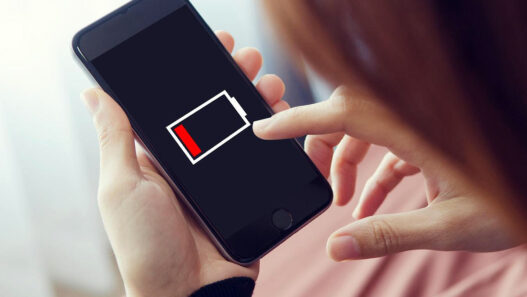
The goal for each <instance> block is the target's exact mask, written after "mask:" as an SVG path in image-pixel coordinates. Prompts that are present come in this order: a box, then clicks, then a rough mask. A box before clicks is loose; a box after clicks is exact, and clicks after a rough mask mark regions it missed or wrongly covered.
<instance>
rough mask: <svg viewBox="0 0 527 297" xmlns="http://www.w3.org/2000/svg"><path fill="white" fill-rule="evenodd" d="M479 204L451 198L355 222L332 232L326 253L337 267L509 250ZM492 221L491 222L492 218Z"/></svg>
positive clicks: (505, 239)
mask: <svg viewBox="0 0 527 297" xmlns="http://www.w3.org/2000/svg"><path fill="white" fill-rule="evenodd" d="M481 217H489V214H488V212H487V211H485V210H483V209H482V208H481V207H479V206H478V202H474V201H472V200H471V199H466V198H465V197H458V198H453V199H450V200H445V201H441V202H438V203H434V204H432V205H429V206H428V207H425V208H421V209H418V210H414V211H410V212H405V213H398V214H387V215H376V216H371V217H368V218H365V219H361V220H358V221H355V222H353V223H351V224H349V225H348V226H345V227H343V228H341V229H339V230H337V231H335V232H334V233H333V234H332V235H331V236H330V238H329V240H328V244H327V252H328V254H329V256H330V257H331V258H332V259H334V260H335V261H342V260H348V259H365V258H374V257H380V256H385V255H388V254H392V253H397V252H402V251H407V250H414V249H431V250H443V251H446V250H470V251H490V250H498V249H500V248H502V247H503V246H507V245H508V244H509V241H508V238H507V236H506V235H505V234H503V236H499V238H498V237H496V236H493V235H491V234H496V233H500V232H496V231H498V230H500V229H501V228H500V227H501V226H500V225H499V224H498V223H497V222H491V220H487V222H486V224H481ZM491 217H492V216H491Z"/></svg>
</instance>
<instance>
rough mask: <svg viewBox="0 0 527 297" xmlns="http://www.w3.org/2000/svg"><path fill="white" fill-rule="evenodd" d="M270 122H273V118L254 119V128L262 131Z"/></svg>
mask: <svg viewBox="0 0 527 297" xmlns="http://www.w3.org/2000/svg"><path fill="white" fill-rule="evenodd" d="M270 123H271V118H267V119H263V120H259V121H254V122H253V129H254V130H255V131H256V130H259V131H262V130H263V129H265V128H266V127H267V126H269V124H270Z"/></svg>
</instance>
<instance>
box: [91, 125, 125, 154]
mask: <svg viewBox="0 0 527 297" xmlns="http://www.w3.org/2000/svg"><path fill="white" fill-rule="evenodd" d="M130 133H131V131H130V130H129V129H126V128H115V127H108V126H103V127H101V128H100V129H99V133H98V137H99V145H100V148H101V150H102V151H104V150H105V149H106V148H107V147H109V146H110V145H111V144H112V143H118V142H122V141H126V140H127V139H128V138H130V139H133V137H130Z"/></svg>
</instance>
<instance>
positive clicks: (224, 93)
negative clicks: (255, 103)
mask: <svg viewBox="0 0 527 297" xmlns="http://www.w3.org/2000/svg"><path fill="white" fill-rule="evenodd" d="M223 96H225V97H226V98H227V100H228V101H229V102H230V103H231V105H232V107H234V110H236V112H237V113H238V114H239V115H240V117H241V118H242V120H243V121H244V123H245V124H244V125H243V126H242V127H241V128H239V129H238V130H236V131H234V132H233V133H231V134H230V135H229V136H227V137H226V138H224V139H223V140H222V141H220V142H218V143H217V144H216V145H214V146H213V147H212V148H210V149H209V150H207V151H205V152H203V153H202V154H201V155H200V156H198V158H196V159H194V158H193V157H192V156H191V155H190V154H189V152H188V150H187V148H186V147H185V145H184V144H183V143H182V142H181V140H179V138H178V137H177V135H176V133H174V131H173V129H172V128H173V127H175V126H177V125H178V124H179V123H181V122H183V121H184V120H185V119H187V118H188V117H190V116H192V115H193V114H195V113H196V112H198V111H199V110H200V109H202V108H204V107H205V106H207V105H209V104H211V103H212V102H214V101H215V100H217V99H219V98H221V97H223ZM246 117H247V113H246V112H245V110H244V109H243V107H242V106H241V105H240V103H238V101H237V100H236V98H234V97H231V96H230V95H229V93H227V91H226V90H223V91H221V92H220V93H219V94H217V95H216V96H214V97H212V98H210V99H209V100H207V101H205V102H204V103H202V104H201V105H199V106H198V107H196V108H194V109H193V110H191V111H190V112H188V113H187V114H185V115H184V116H182V117H181V118H179V119H177V120H176V121H175V122H172V123H171V124H170V125H168V126H166V129H167V130H168V132H169V133H170V135H172V138H174V140H175V141H176V143H177V144H178V145H179V147H180V148H181V150H182V151H183V153H185V155H186V156H187V158H188V159H189V160H190V162H191V163H192V165H196V163H198V162H199V161H201V160H202V159H203V158H205V157H206V156H208V155H210V154H211V153H212V152H214V151H215V150H217V149H218V148H220V147H221V146H222V145H224V144H225V143H227V142H228V141H229V140H231V139H233V138H234V137H235V136H236V135H238V134H240V133H241V132H242V131H243V130H245V129H247V128H248V127H249V126H251V124H250V123H249V121H248V120H247V118H246Z"/></svg>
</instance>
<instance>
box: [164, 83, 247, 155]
mask: <svg viewBox="0 0 527 297" xmlns="http://www.w3.org/2000/svg"><path fill="white" fill-rule="evenodd" d="M246 116H247V113H246V112H245V111H244V110H243V108H242V106H241V105H240V104H239V103H238V101H237V100H236V99H235V98H234V97H231V96H229V94H228V93H227V91H225V90H224V91H222V92H220V93H219V94H218V95H216V96H214V97H212V98H211V99H209V100H207V101H206V102H205V103H203V104H201V105H200V106H198V107H196V108H194V109H193V110H191V111H190V112H189V113H187V114H185V115H184V116H182V117H181V118H179V119H178V120H176V121H175V122H173V123H171V124H170V125H168V126H167V127H166V129H167V130H168V132H169V133H170V135H172V138H174V140H175V141H176V143H177V144H178V145H179V147H180V148H181V150H182V151H183V153H185V155H186V156H187V158H188V159H189V160H190V162H191V163H192V164H193V165H195V164H196V163H198V162H199V161H200V160H202V159H203V158H205V157H206V156H208V155H210V154H211V153H212V152H214V151H215V150H217V149H218V148H220V147H221V146H222V145H224V144H225V143H227V142H228V141H229V140H231V139H233V138H234V137H235V136H236V135H238V134H240V133H241V132H242V131H243V130H245V129H246V128H247V127H249V126H250V125H251V124H250V123H249V121H248V120H247V118H246Z"/></svg>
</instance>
